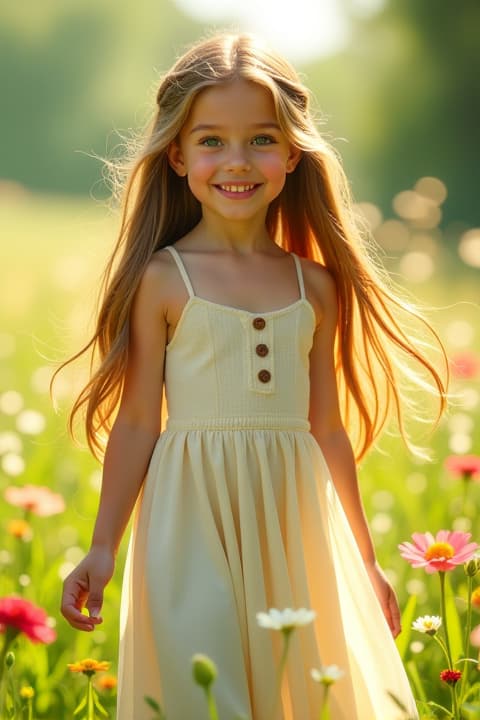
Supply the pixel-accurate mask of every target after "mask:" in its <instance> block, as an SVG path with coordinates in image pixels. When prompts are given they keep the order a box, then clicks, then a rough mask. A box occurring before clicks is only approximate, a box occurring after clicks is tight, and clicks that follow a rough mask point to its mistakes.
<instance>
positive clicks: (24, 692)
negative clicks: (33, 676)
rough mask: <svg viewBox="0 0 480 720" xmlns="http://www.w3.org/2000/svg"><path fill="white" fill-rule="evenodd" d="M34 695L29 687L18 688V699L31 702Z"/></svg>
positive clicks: (33, 691)
mask: <svg viewBox="0 0 480 720" xmlns="http://www.w3.org/2000/svg"><path fill="white" fill-rule="evenodd" d="M34 695H35V690H34V689H33V688H32V687H30V685H24V686H23V687H22V688H20V697H21V698H24V699H25V700H31V699H32V698H33V696H34Z"/></svg>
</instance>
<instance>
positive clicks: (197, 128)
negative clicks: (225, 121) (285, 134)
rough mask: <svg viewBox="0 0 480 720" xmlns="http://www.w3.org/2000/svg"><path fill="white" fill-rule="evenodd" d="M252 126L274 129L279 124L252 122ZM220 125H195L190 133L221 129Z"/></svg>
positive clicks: (278, 127)
mask: <svg viewBox="0 0 480 720" xmlns="http://www.w3.org/2000/svg"><path fill="white" fill-rule="evenodd" d="M250 127H252V128H257V129H266V128H274V129H275V130H280V125H279V124H278V123H272V122H260V123H252V124H251V125H250ZM222 129H223V126H222V125H208V124H200V125H195V127H194V128H192V129H191V130H190V134H192V133H194V132H200V131H201V130H202V131H203V130H222Z"/></svg>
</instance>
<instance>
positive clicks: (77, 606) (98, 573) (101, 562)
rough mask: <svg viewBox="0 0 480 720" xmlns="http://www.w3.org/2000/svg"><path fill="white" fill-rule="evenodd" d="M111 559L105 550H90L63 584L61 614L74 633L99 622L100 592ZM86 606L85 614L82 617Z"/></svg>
mask: <svg viewBox="0 0 480 720" xmlns="http://www.w3.org/2000/svg"><path fill="white" fill-rule="evenodd" d="M114 569H115V556H114V554H113V552H112V551H110V550H108V549H106V548H100V547H92V548H91V550H90V551H89V552H88V554H87V555H86V556H85V557H84V558H83V560H82V561H81V562H80V563H79V564H78V565H77V567H76V568H75V569H74V570H72V572H71V573H70V575H69V576H68V577H67V578H66V579H65V581H64V583H63V595H62V605H61V611H62V615H63V616H64V617H65V619H66V620H67V621H68V622H69V623H70V625H72V627H74V628H77V630H86V631H90V630H93V629H94V627H95V625H99V624H100V623H101V622H103V620H102V617H101V616H100V611H101V609H102V604H103V590H104V588H105V586H106V585H107V583H108V582H109V580H110V579H111V577H112V575H113V571H114ZM84 607H86V608H87V610H88V612H89V615H84V614H83V613H82V609H83V608H84Z"/></svg>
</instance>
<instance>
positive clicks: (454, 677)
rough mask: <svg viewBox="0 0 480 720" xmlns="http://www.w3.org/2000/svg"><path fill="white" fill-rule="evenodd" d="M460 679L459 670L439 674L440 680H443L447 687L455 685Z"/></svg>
mask: <svg viewBox="0 0 480 720" xmlns="http://www.w3.org/2000/svg"><path fill="white" fill-rule="evenodd" d="M461 677H462V673H461V671H460V670H442V672H441V673H440V680H443V682H444V683H447V685H456V684H457V682H458V681H459V680H460V678H461Z"/></svg>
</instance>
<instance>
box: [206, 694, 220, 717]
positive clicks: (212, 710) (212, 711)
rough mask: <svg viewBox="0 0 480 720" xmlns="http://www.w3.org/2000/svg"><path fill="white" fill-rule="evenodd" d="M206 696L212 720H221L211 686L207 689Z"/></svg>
mask: <svg viewBox="0 0 480 720" xmlns="http://www.w3.org/2000/svg"><path fill="white" fill-rule="evenodd" d="M205 695H206V696H207V707H208V714H209V716H210V720H219V719H218V710H217V704H216V702H215V697H214V695H213V692H212V689H211V687H210V686H208V687H206V688H205Z"/></svg>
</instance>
